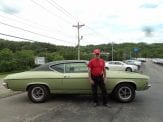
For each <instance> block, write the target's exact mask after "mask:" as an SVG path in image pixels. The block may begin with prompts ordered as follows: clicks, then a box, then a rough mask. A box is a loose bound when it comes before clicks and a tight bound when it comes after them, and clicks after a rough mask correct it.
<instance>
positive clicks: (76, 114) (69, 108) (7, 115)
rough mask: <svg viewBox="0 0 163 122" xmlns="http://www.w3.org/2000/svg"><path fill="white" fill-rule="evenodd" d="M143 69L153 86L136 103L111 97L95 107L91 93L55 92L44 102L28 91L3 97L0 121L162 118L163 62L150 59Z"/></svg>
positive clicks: (139, 121) (142, 121) (155, 121)
mask: <svg viewBox="0 0 163 122" xmlns="http://www.w3.org/2000/svg"><path fill="white" fill-rule="evenodd" d="M141 70H142V73H143V74H146V75H149V76H150V78H151V81H150V82H151V84H152V87H151V88H150V89H149V90H147V91H139V92H137V94H136V99H135V100H134V101H133V102H132V103H127V104H123V103H117V102H116V101H114V100H112V99H111V98H110V97H109V98H108V101H109V104H110V105H111V108H107V107H103V106H99V107H93V106H92V101H91V96H71V95H69V96H66V95H57V96H53V97H52V98H51V100H49V101H47V102H46V103H42V104H34V103H32V102H30V101H29V100H28V98H27V96H26V93H22V94H18V95H14V96H10V97H5V98H1V99H0V122H55V121H56V122H67V121H68V122H92V121H94V122H99V121H101V122H131V121H132V122H162V121H163V107H162V104H163V97H162V93H163V75H162V72H163V66H162V65H157V64H154V63H152V62H151V61H148V62H146V63H144V64H143V66H142V68H141Z"/></svg>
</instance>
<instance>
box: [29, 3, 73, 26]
mask: <svg viewBox="0 0 163 122" xmlns="http://www.w3.org/2000/svg"><path fill="white" fill-rule="evenodd" d="M31 2H32V3H34V4H35V5H37V6H39V7H40V8H42V9H44V10H45V11H46V12H47V13H50V14H52V15H53V16H55V17H58V18H60V19H61V20H62V21H64V22H66V23H68V24H72V23H71V22H70V21H67V20H66V19H64V18H63V17H60V16H58V15H56V14H54V13H53V12H51V11H50V10H49V9H47V8H45V7H44V6H42V5H41V4H39V3H37V2H35V1H34V0H31Z"/></svg>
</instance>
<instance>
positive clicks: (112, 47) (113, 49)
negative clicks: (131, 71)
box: [112, 42, 114, 61]
mask: <svg viewBox="0 0 163 122" xmlns="http://www.w3.org/2000/svg"><path fill="white" fill-rule="evenodd" d="M113 55H114V48H113V42H112V61H113V58H114V56H113Z"/></svg>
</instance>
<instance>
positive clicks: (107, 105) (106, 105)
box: [103, 103, 111, 108]
mask: <svg viewBox="0 0 163 122" xmlns="http://www.w3.org/2000/svg"><path fill="white" fill-rule="evenodd" d="M103 106H105V107H108V108H111V106H110V105H109V104H107V103H105V104H103Z"/></svg>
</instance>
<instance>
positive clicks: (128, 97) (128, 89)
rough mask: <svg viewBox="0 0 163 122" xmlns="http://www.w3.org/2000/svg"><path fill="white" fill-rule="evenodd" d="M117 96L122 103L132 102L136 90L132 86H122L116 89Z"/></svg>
mask: <svg viewBox="0 0 163 122" xmlns="http://www.w3.org/2000/svg"><path fill="white" fill-rule="evenodd" d="M115 96H116V99H117V100H118V101H120V102H123V103H126V102H131V101H133V99H134V98H135V88H134V87H133V86H132V85H131V84H127V83H126V84H120V85H118V86H117V87H116V89H115Z"/></svg>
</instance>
